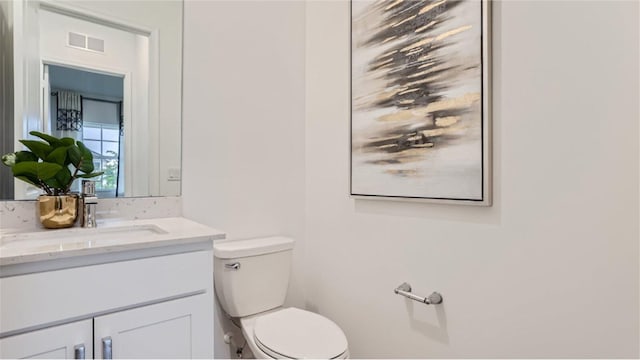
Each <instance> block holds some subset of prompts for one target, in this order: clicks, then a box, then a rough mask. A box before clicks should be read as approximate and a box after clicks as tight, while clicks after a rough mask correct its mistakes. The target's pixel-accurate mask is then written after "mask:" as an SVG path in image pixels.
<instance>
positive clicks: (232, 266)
mask: <svg viewBox="0 0 640 360" xmlns="http://www.w3.org/2000/svg"><path fill="white" fill-rule="evenodd" d="M224 267H225V268H227V269H229V270H240V263H239V262H234V263H230V264H224Z"/></svg>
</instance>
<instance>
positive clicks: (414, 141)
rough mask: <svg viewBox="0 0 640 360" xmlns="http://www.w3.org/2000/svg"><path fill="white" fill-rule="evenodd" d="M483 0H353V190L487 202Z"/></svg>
mask: <svg viewBox="0 0 640 360" xmlns="http://www.w3.org/2000/svg"><path fill="white" fill-rule="evenodd" d="M489 12H490V2H489V1H487V0H483V1H479V0H462V1H451V0H449V1H448V0H439V1H438V0H419V1H416V0H413V1H412V0H407V1H403V0H387V1H371V0H352V1H351V195H352V196H354V197H358V198H370V199H392V200H420V201H429V202H443V203H455V204H470V205H484V206H489V205H491V126H490V125H491V123H490V122H491V119H490V114H491V109H490V105H491V102H490V95H491V94H490V91H491V86H490V79H491V74H490V70H491V62H490V60H491V59H490V49H491V48H490V38H491V34H490V13H489Z"/></svg>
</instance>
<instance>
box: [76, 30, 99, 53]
mask: <svg viewBox="0 0 640 360" xmlns="http://www.w3.org/2000/svg"><path fill="white" fill-rule="evenodd" d="M67 39H68V44H69V46H71V47H74V48H76V49H82V50H88V51H95V52H101V53H103V52H104V40H103V39H98V38H94V37H91V36H87V35H84V34H78V33H74V32H70V33H69V36H68V38H67Z"/></svg>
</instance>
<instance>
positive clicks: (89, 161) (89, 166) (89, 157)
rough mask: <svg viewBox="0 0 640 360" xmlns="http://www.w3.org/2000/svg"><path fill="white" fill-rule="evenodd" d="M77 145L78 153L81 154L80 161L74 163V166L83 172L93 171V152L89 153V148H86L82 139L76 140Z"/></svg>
mask: <svg viewBox="0 0 640 360" xmlns="http://www.w3.org/2000/svg"><path fill="white" fill-rule="evenodd" d="M76 144H77V145H78V149H79V150H80V154H81V156H82V161H81V162H80V163H79V164H78V165H76V167H77V168H78V169H79V170H80V171H82V172H83V173H86V174H89V173H91V172H92V171H93V169H94V167H93V154H91V150H89V149H87V147H86V146H84V144H83V143H82V141H76Z"/></svg>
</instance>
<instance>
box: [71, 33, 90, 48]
mask: <svg viewBox="0 0 640 360" xmlns="http://www.w3.org/2000/svg"><path fill="white" fill-rule="evenodd" d="M86 42H87V37H86V36H84V35H82V34H78V33H74V32H70V33H69V45H70V46H73V47H79V48H83V49H84V48H86V45H85V44H86Z"/></svg>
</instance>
